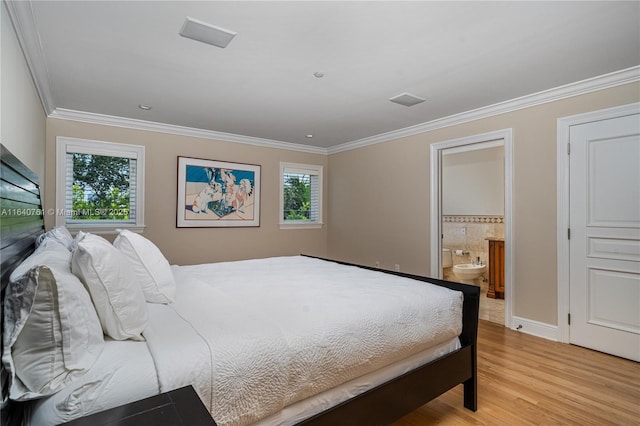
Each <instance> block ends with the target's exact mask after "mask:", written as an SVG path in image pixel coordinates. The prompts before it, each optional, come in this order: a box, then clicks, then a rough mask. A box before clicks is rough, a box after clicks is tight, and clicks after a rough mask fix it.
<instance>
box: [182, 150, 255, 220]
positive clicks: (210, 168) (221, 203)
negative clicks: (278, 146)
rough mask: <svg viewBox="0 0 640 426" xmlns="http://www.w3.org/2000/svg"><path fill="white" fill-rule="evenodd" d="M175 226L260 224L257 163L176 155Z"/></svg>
mask: <svg viewBox="0 0 640 426" xmlns="http://www.w3.org/2000/svg"><path fill="white" fill-rule="evenodd" d="M176 226H177V227H178V228H201V227H233V226H236V227H241V226H260V166H256V165H252V164H242V163H229V162H224V161H215V160H203V159H200V158H188V157H178V203H177V221H176Z"/></svg>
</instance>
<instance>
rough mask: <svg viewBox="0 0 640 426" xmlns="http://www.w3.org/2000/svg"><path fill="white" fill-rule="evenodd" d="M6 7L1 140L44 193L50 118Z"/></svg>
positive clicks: (3, 8) (3, 9) (1, 10)
mask: <svg viewBox="0 0 640 426" xmlns="http://www.w3.org/2000/svg"><path fill="white" fill-rule="evenodd" d="M6 7H7V6H6V5H5V3H4V2H2V5H1V6H0V14H2V24H1V25H2V48H1V51H2V58H1V63H2V65H1V67H0V74H1V75H0V80H1V83H0V93H1V95H0V97H1V98H2V101H1V102H2V103H1V106H0V135H1V136H0V137H1V138H2V139H1V141H2V144H3V145H4V146H6V147H7V148H8V149H9V151H11V152H12V153H13V154H14V155H15V156H16V157H18V158H19V159H20V160H22V162H24V163H25V164H26V165H27V166H29V168H30V169H31V170H33V171H34V172H36V173H37V174H38V177H39V178H40V186H41V190H42V192H43V193H44V190H45V185H44V162H45V161H44V146H45V127H46V115H45V113H44V110H43V108H42V104H41V103H40V98H39V97H38V92H37V91H36V88H35V85H34V84H33V79H32V78H31V74H30V72H29V68H28V67H27V62H26V61H25V59H24V55H23V54H22V50H21V48H20V44H19V42H18V38H17V36H16V33H15V30H14V29H13V25H12V23H11V19H10V18H9V13H8V11H7V9H6Z"/></svg>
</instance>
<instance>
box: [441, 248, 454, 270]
mask: <svg viewBox="0 0 640 426" xmlns="http://www.w3.org/2000/svg"><path fill="white" fill-rule="evenodd" d="M452 266H453V257H451V250H449V249H448V248H443V249H442V269H444V268H451V267H452Z"/></svg>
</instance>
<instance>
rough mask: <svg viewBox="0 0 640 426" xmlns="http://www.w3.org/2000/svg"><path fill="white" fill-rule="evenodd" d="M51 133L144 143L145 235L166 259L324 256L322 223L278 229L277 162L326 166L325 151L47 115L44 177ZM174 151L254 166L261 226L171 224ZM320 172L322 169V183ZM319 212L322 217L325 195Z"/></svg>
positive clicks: (49, 201)
mask: <svg viewBox="0 0 640 426" xmlns="http://www.w3.org/2000/svg"><path fill="white" fill-rule="evenodd" d="M57 136H67V137H74V138H85V139H92V140H100V141H107V142H119V143H129V144H136V145H144V146H145V150H146V152H145V155H146V173H145V224H146V229H145V231H144V236H145V237H147V238H149V239H150V240H152V241H153V242H154V243H156V244H157V245H158V247H159V248H160V250H162V252H163V253H164V254H165V256H166V257H167V259H168V260H169V262H171V263H176V264H196V263H205V262H219V261H227V260H238V259H248V258H258V257H269V256H279V255H295V254H299V253H307V254H312V255H316V256H325V255H326V242H327V228H326V225H325V226H324V227H323V228H322V229H284V230H281V229H280V228H279V225H278V214H279V201H278V200H279V191H280V187H279V173H280V161H287V162H295V163H305V164H319V165H322V166H324V167H325V170H326V168H327V163H328V158H327V156H325V155H320V154H309V153H302V152H296V151H288V150H281V149H274V148H263V147H257V146H252V145H244V144H238V143H228V142H220V141H213V140H206V139H199V138H193V137H186V136H177V135H171V134H164V133H157V132H149V131H142V130H132V129H125V128H120V127H113V126H103V125H95V124H87V123H80V122H74V121H67V120H60V119H52V118H49V119H48V120H47V146H46V150H47V155H46V158H47V170H46V178H47V181H48V182H55V157H56V156H55V144H56V137H57ZM178 156H186V157H195V158H205V159H212V160H221V161H230V162H241V163H249V164H258V165H260V166H261V175H262V179H261V186H262V193H261V198H262V201H261V207H260V227H256V228H180V229H178V228H176V199H177V170H178V166H177V157H178ZM327 175H328V173H326V172H325V188H326V180H327V178H326V176H327ZM50 208H55V189H54V188H53V185H51V190H50V191H47V196H46V198H45V209H50ZM323 212H324V222H325V224H326V223H327V213H326V212H327V208H326V197H325V206H324V209H323ZM45 220H46V226H47V229H49V228H51V227H52V226H54V222H55V218H54V217H53V216H47V217H46V218H45Z"/></svg>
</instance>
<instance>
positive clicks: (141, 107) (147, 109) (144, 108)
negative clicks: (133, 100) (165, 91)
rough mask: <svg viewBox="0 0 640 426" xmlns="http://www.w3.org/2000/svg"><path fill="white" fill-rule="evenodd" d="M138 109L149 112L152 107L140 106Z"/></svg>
mask: <svg viewBox="0 0 640 426" xmlns="http://www.w3.org/2000/svg"><path fill="white" fill-rule="evenodd" d="M138 108H140V109H143V110H145V111H149V110H150V109H151V105H145V104H140V105H138Z"/></svg>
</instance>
